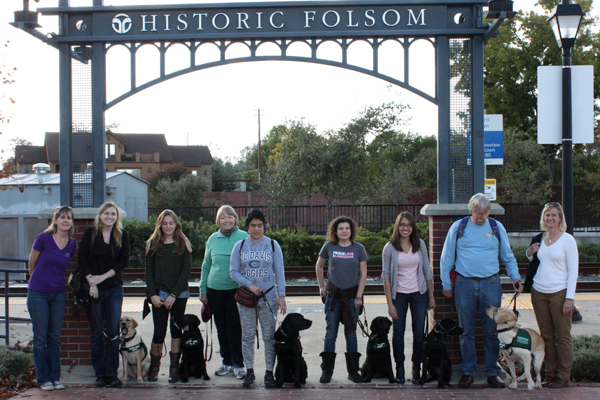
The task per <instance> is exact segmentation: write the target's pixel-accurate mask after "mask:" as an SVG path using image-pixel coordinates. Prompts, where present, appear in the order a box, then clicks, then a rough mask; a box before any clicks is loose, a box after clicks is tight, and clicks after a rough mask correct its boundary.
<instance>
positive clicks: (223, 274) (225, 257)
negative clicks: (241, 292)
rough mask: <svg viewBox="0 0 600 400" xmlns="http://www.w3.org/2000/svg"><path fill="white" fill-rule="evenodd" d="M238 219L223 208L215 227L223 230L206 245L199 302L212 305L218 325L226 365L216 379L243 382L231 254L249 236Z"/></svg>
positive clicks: (231, 209) (240, 328)
mask: <svg viewBox="0 0 600 400" xmlns="http://www.w3.org/2000/svg"><path fill="white" fill-rule="evenodd" d="M238 219H239V218H238V215H237V213H236V212H235V210H234V209H233V208H232V207H231V206H227V205H225V206H222V207H221V208H219V211H217V218H216V223H217V225H219V227H220V229H219V231H218V232H215V233H213V234H212V235H211V237H210V238H209V239H208V241H207V242H206V250H205V253H204V254H205V255H204V263H202V279H201V280H200V301H201V302H202V303H204V304H210V307H211V308H212V310H213V316H214V319H215V324H216V325H217V336H218V338H219V347H220V353H221V357H223V364H222V365H221V366H220V367H219V369H217V371H216V372H215V375H218V376H223V375H228V374H233V375H234V376H235V377H236V378H238V379H242V378H243V377H244V375H245V373H246V371H245V370H244V357H243V356H242V327H241V325H240V315H239V313H238V308H237V305H236V302H235V290H236V289H237V287H238V286H239V285H238V284H237V283H236V282H235V281H234V280H233V279H231V276H230V275H229V261H230V259H231V250H232V249H233V246H234V245H235V244H236V243H237V242H238V241H240V240H243V239H246V238H247V237H248V234H247V233H246V232H244V231H243V230H241V229H238V227H237V223H238Z"/></svg>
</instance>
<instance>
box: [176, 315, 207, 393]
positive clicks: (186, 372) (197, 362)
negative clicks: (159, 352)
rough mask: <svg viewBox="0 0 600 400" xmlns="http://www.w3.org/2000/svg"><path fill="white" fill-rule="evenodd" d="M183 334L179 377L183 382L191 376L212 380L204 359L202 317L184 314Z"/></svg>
mask: <svg viewBox="0 0 600 400" xmlns="http://www.w3.org/2000/svg"><path fill="white" fill-rule="evenodd" d="M182 325H183V326H182V327H181V328H182V330H183V336H182V337H181V363H180V364H179V377H180V378H181V382H188V381H189V379H188V378H189V377H190V376H192V377H194V378H203V379H204V380H205V381H208V380H210V376H208V373H207V372H206V360H204V353H203V350H204V340H203V339H202V333H201V332H200V319H199V318H198V317H197V316H196V315H194V314H186V315H184V316H183V324H182Z"/></svg>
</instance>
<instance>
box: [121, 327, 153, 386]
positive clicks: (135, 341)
mask: <svg viewBox="0 0 600 400" xmlns="http://www.w3.org/2000/svg"><path fill="white" fill-rule="evenodd" d="M137 326H138V323H137V321H136V320H135V319H133V318H132V317H121V319H120V320H119V327H120V329H121V348H120V351H121V357H122V358H123V376H122V378H121V380H122V381H123V383H127V378H128V377H132V378H134V377H135V378H137V381H138V383H142V382H143V381H144V380H143V378H147V377H148V369H150V353H149V352H148V348H147V347H146V345H145V344H144V341H143V340H142V336H141V335H140V334H139V333H138V331H137V330H136V328H137Z"/></svg>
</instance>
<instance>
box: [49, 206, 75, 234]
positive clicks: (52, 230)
mask: <svg viewBox="0 0 600 400" xmlns="http://www.w3.org/2000/svg"><path fill="white" fill-rule="evenodd" d="M66 213H69V214H71V220H72V219H73V217H74V216H75V215H74V213H73V209H72V208H71V207H69V206H60V207H57V208H56V210H54V215H53V216H52V222H50V225H48V227H47V228H46V229H45V230H44V233H52V234H54V233H56V231H57V230H58V228H57V227H56V220H57V219H58V218H60V216H61V215H62V214H66ZM74 232H75V222H73V224H71V229H69V237H70V236H72V235H73V233H74Z"/></svg>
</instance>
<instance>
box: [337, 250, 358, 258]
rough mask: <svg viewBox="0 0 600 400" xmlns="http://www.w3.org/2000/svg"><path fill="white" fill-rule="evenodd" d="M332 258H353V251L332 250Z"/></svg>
mask: <svg viewBox="0 0 600 400" xmlns="http://www.w3.org/2000/svg"><path fill="white" fill-rule="evenodd" d="M332 257H333V258H354V252H353V251H334V252H333V254H332Z"/></svg>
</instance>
